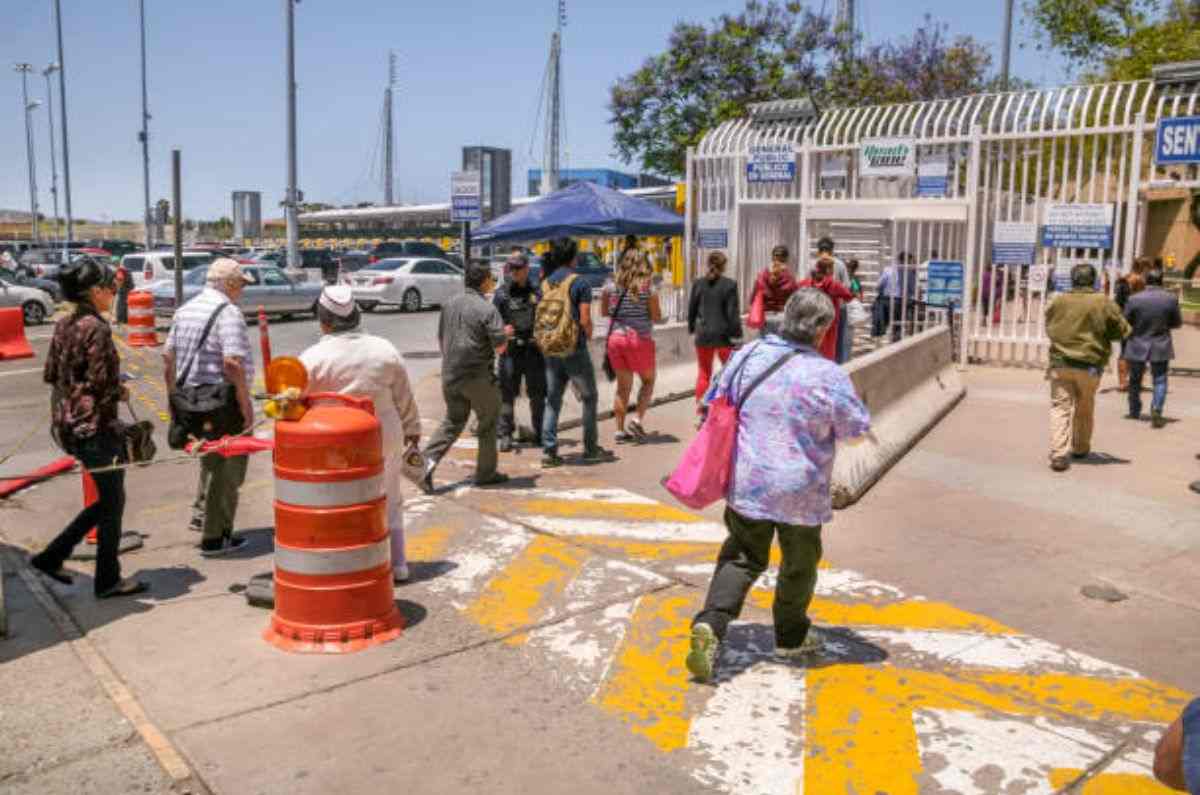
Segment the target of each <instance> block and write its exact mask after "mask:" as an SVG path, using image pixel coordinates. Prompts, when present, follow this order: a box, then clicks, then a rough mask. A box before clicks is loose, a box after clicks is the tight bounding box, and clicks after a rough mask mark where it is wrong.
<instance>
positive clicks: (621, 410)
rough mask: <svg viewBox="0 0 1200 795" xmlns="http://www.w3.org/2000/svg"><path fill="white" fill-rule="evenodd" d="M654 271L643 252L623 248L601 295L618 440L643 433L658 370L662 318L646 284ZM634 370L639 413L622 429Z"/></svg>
mask: <svg viewBox="0 0 1200 795" xmlns="http://www.w3.org/2000/svg"><path fill="white" fill-rule="evenodd" d="M652 277H653V270H652V269H651V267H650V263H649V261H648V260H647V259H646V256H645V255H644V254H642V252H641V251H639V250H638V249H637V248H627V249H626V250H625V253H624V254H623V255H622V256H621V261H620V262H618V263H617V272H616V274H615V276H614V283H612V284H608V285H606V286H605V288H604V291H603V292H602V293H601V297H600V313H601V314H602V315H603V316H604V317H607V318H610V323H611V327H612V333H611V334H609V337H608V361H609V364H611V365H612V368H613V370H614V371H615V372H616V374H617V393H616V396H615V397H614V398H613V415H614V416H615V418H616V420H617V435H616V443H617V444H625V443H626V442H630V441H635V442H642V441H645V439H646V428H645V426H644V425H643V424H642V422H643V420H644V419H645V418H646V411H647V410H648V409H649V408H650V400H651V398H653V397H654V377H655V375H656V372H657V368H656V365H655V355H654V354H655V350H654V324H655V323H661V322H662V310H661V309H660V308H659V304H658V294H657V293H656V292H654V291H653V290H652V289H651V286H650V285H651V278H652ZM635 373H636V374H637V377H638V379H639V380H640V381H641V387H640V388H639V389H638V397H637V408H636V409H635V411H636V413H637V417H636V418H634V419H631V420H629V424H628V430H626V423H625V416H626V414H627V413H628V407H629V397H630V394H631V393H632V392H633V376H634V374H635Z"/></svg>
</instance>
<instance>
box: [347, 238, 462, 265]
mask: <svg viewBox="0 0 1200 795" xmlns="http://www.w3.org/2000/svg"><path fill="white" fill-rule="evenodd" d="M367 253H368V256H369V257H370V259H371V262H373V263H374V262H378V261H379V260H382V259H395V258H397V257H399V258H404V259H411V258H412V257H427V258H429V259H440V260H446V259H447V258H446V252H444V251H442V249H441V246H436V245H434V244H433V243H426V242H425V241H423V240H385V241H384V242H382V243H380V244H379V245H377V246H375V247H374V248H372V249H371V250H370V251H369V252H367Z"/></svg>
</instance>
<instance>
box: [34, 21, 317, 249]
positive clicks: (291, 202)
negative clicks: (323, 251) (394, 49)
mask: <svg viewBox="0 0 1200 795" xmlns="http://www.w3.org/2000/svg"><path fill="white" fill-rule="evenodd" d="M55 1H56V2H57V0H55ZM298 2H300V0H283V5H284V7H285V8H286V9H287V83H288V84H287V97H288V103H287V124H288V131H287V156H288V187H287V198H286V199H284V214H285V217H286V218H287V263H288V268H289V269H291V270H293V271H295V270H298V269H299V268H300V229H299V219H298V218H297V217H296V213H297V209H298V205H299V204H300V191H299V190H297V188H296V183H297V182H298V181H299V180H298V178H297V175H296V13H295V12H296V7H295V4H296V3H298Z"/></svg>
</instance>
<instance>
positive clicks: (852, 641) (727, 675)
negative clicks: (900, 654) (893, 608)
mask: <svg viewBox="0 0 1200 795" xmlns="http://www.w3.org/2000/svg"><path fill="white" fill-rule="evenodd" d="M821 632H822V633H823V635H824V640H825V645H824V648H823V649H822V650H821V651H820V652H817V653H815V654H809V655H805V656H804V657H799V658H795V659H787V660H785V659H780V658H779V657H776V656H775V628H774V627H772V626H770V625H769V624H746V623H740V622H739V623H734V624H730V625H729V629H728V630H727V631H726V633H725V642H724V643H722V644H721V658H720V661H719V664H718V666H717V675H716V678H715V679H714V680H713V683H714V684H717V685H719V684H721V683H722V682H727V681H730V680H731V679H733V678H735V677H737V676H738V675H739V674H741V673H743V672H745V671H747V670H749V669H750V668H751V667H753V666H754V665H756V664H758V663H763V662H769V663H772V664H775V665H786V666H788V667H792V668H804V669H808V670H816V669H820V668H831V667H833V666H835V665H870V664H873V663H881V662H884V661H885V660H887V659H888V653H887V652H886V651H885V650H884V649H882V648H880V647H879V646H876V645H875V644H873V643H871V642H870V641H868V640H866V639H865V638H863V637H862V636H860V635H858V634H857V633H855V632H854V631H853V630H849V629H846V628H844V627H822V628H821Z"/></svg>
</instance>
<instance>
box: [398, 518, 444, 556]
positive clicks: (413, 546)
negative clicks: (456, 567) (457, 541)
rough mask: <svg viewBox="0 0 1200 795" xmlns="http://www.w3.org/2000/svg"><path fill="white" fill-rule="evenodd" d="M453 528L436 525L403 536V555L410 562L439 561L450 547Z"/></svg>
mask: <svg viewBox="0 0 1200 795" xmlns="http://www.w3.org/2000/svg"><path fill="white" fill-rule="evenodd" d="M453 536H454V528H452V527H448V526H445V525H436V526H430V527H424V528H421V530H420V532H418V533H415V534H412V535H409V534H407V533H406V534H405V536H404V554H405V555H407V556H408V559H409V560H410V561H413V560H420V561H433V560H441V559H442V557H443V556H445V554H446V550H447V549H448V548H449V547H450V539H451V538H452V537H453Z"/></svg>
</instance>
